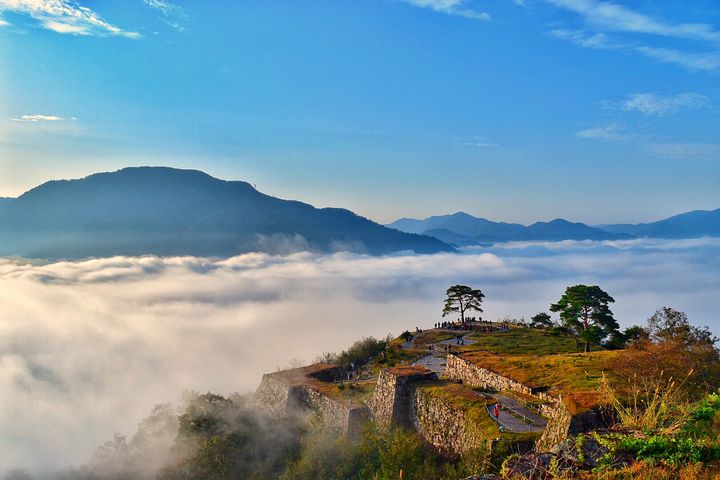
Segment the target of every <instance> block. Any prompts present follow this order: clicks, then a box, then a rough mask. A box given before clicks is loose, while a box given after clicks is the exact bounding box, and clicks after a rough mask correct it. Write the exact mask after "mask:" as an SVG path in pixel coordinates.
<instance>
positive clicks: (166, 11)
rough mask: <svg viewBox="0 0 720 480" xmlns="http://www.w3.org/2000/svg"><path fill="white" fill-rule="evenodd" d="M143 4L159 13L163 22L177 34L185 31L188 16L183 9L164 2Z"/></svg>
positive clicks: (148, 0) (144, 0)
mask: <svg viewBox="0 0 720 480" xmlns="http://www.w3.org/2000/svg"><path fill="white" fill-rule="evenodd" d="M143 3H145V5H147V6H148V7H150V8H154V9H155V10H157V11H159V12H160V19H161V20H162V21H163V22H165V23H166V24H168V25H169V26H171V27H172V28H174V29H175V30H177V31H179V32H183V31H185V29H186V24H187V21H188V15H187V13H186V12H185V9H184V8H182V7H181V6H179V5H175V4H173V3H170V2H167V1H165V0H143Z"/></svg>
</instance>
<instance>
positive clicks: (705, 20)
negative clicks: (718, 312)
mask: <svg viewBox="0 0 720 480" xmlns="http://www.w3.org/2000/svg"><path fill="white" fill-rule="evenodd" d="M719 107H720V4H718V3H717V1H716V0H692V1H673V0H636V1H632V2H630V1H619V0H616V1H612V2H611V1H601V0H515V1H513V0H496V1H489V0H484V1H480V0H326V1H319V0H304V1H302V2H298V1H283V0H278V1H272V2H268V1H266V0H244V1H242V2H230V1H224V2H223V1H219V0H207V1H202V2H199V1H194V2H190V1H186V2H181V1H180V0H177V1H175V2H173V3H170V2H168V1H165V0H122V1H112V0H107V1H103V2H99V1H91V0H0V196H17V195H19V194H21V193H22V192H24V191H26V190H28V189H29V188H32V187H33V186H36V185H37V184H40V183H42V182H44V181H47V180H50V179H57V178H78V177H83V176H86V175H88V174H91V173H94V172H98V171H109V170H115V169H119V168H122V167H125V166H133V165H168V166H177V167H182V168H195V169H200V170H203V171H206V172H208V173H210V174H212V175H214V176H218V177H220V178H224V179H238V180H246V181H249V182H250V183H252V184H255V185H257V188H258V189H259V190H261V191H263V192H265V193H268V194H271V195H274V196H278V197H282V198H293V199H299V200H303V201H307V202H309V203H312V204H314V205H316V206H340V207H345V208H349V209H351V210H353V211H355V212H357V213H359V214H361V215H364V216H367V217H369V218H372V219H374V220H376V221H379V222H383V223H385V222H390V221H392V220H395V219H397V218H399V217H425V216H428V215H432V214H443V213H452V212H455V211H460V210H462V211H466V212H469V213H471V214H474V215H478V216H483V217H487V218H491V219H495V220H505V221H515V222H522V223H530V222H534V221H537V220H549V219H552V218H556V217H564V218H567V219H570V220H574V221H584V222H588V223H608V222H639V221H651V220H656V219H660V218H663V217H665V216H668V215H671V214H675V213H680V212H683V211H688V210H693V209H714V208H718V207H720V188H718V185H720V135H719V134H720V109H719Z"/></svg>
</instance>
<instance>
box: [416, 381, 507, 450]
mask: <svg viewBox="0 0 720 480" xmlns="http://www.w3.org/2000/svg"><path fill="white" fill-rule="evenodd" d="M410 417H411V419H412V426H413V428H414V429H415V430H416V431H417V432H418V433H419V434H420V435H421V436H422V437H423V438H424V439H425V441H426V442H428V443H430V444H431V445H433V446H434V447H435V448H437V449H438V450H439V451H440V452H442V453H443V454H445V455H448V456H459V455H462V454H464V453H466V452H469V451H472V450H476V449H477V448H480V447H482V446H483V445H487V446H488V447H490V445H491V443H492V441H493V440H494V439H490V438H485V437H483V435H482V434H481V433H480V432H479V431H478V430H477V429H476V428H474V427H473V423H472V422H471V421H470V420H469V419H468V418H466V413H465V412H464V411H463V410H462V409H461V408H458V407H457V406H456V405H453V404H451V403H449V402H447V401H445V400H443V399H442V398H439V397H437V396H434V395H432V394H430V393H429V392H428V391H426V390H424V389H422V388H415V389H413V394H412V401H411V403H410Z"/></svg>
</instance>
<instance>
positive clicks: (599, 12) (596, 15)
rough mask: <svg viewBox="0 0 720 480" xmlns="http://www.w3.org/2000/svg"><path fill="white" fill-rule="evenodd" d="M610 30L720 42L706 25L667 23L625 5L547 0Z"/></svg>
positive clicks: (719, 36)
mask: <svg viewBox="0 0 720 480" xmlns="http://www.w3.org/2000/svg"><path fill="white" fill-rule="evenodd" d="M547 1H548V2H549V3H551V4H552V5H555V6H556V7H560V8H564V9H567V10H570V11H572V12H575V13H577V14H579V15H581V16H582V17H583V18H584V19H585V21H587V22H588V23H589V24H591V25H594V26H597V27H601V28H606V29H608V30H614V31H621V32H628V33H641V34H648V35H659V36H667V37H675V38H684V39H696V40H705V41H712V42H720V31H717V30H716V29H715V28H714V27H713V26H712V25H709V24H705V23H667V22H662V21H660V20H656V19H654V18H652V17H650V16H648V15H644V14H641V13H638V12H635V11H633V10H630V9H629V8H626V7H624V6H622V5H619V4H617V3H613V2H604V1H597V0H547Z"/></svg>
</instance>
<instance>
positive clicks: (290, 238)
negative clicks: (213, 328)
mask: <svg viewBox="0 0 720 480" xmlns="http://www.w3.org/2000/svg"><path fill="white" fill-rule="evenodd" d="M298 250H311V251H318V252H331V251H339V250H348V251H354V252H365V253H370V254H385V253H390V252H394V251H399V250H412V251H415V252H417V253H435V252H441V251H452V250H453V248H452V247H450V246H448V245H446V244H445V243H443V242H441V241H439V240H437V239H435V238H433V237H429V236H424V235H417V234H408V233H405V232H400V231H398V230H395V229H391V228H386V227H384V226H382V225H379V224H377V223H375V222H372V221H370V220H368V219H366V218H363V217H360V216H358V215H356V214H354V213H353V212H350V211H348V210H344V209H339V208H321V209H318V208H315V207H313V206H311V205H308V204H306V203H302V202H298V201H291V200H282V199H279V198H275V197H271V196H269V195H265V194H263V193H260V192H259V191H257V190H255V189H254V188H253V187H252V186H251V185H250V184H249V183H246V182H241V181H224V180H219V179H217V178H213V177H211V176H209V175H207V174H205V173H203V172H200V171H196V170H178V169H172V168H165V167H140V168H126V169H123V170H120V171H117V172H112V173H98V174H95V175H91V176H89V177H87V178H84V179H80V180H60V181H51V182H47V183H45V184H43V185H40V186H38V187H36V188H33V189H32V190H30V191H28V192H26V193H25V194H23V195H22V196H20V197H18V198H17V199H10V200H3V201H2V202H0V255H4V256H8V255H12V256H24V257H50V258H58V257H70V258H78V257H88V256H110V255H143V254H156V255H202V256H229V255H234V254H238V253H242V252H248V251H264V252H269V253H287V252H291V251H298Z"/></svg>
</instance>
